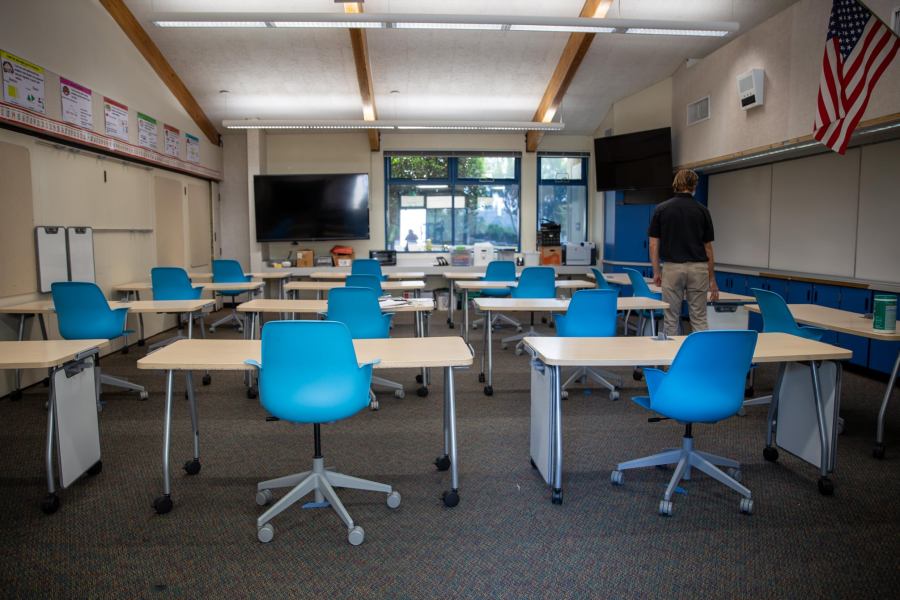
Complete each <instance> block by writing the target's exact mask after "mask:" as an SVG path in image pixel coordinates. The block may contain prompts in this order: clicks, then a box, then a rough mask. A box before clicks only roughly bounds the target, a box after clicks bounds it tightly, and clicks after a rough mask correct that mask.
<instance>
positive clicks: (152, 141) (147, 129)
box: [137, 112, 156, 150]
mask: <svg viewBox="0 0 900 600" xmlns="http://www.w3.org/2000/svg"><path fill="white" fill-rule="evenodd" d="M137 125H138V146H143V147H144V148H150V149H152V150H156V119H154V118H153V117H148V116H147V115H145V114H144V113H140V112H139V113H138V114H137Z"/></svg>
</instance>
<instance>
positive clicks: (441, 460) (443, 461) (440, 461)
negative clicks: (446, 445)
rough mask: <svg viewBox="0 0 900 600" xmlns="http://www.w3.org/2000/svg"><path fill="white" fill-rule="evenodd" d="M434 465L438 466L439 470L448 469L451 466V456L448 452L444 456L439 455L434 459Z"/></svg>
mask: <svg viewBox="0 0 900 600" xmlns="http://www.w3.org/2000/svg"><path fill="white" fill-rule="evenodd" d="M434 466H435V467H437V470H438V471H446V470H447V469H449V468H450V457H449V456H447V455H446V454H445V455H443V456H438V457H437V458H436V459H434Z"/></svg>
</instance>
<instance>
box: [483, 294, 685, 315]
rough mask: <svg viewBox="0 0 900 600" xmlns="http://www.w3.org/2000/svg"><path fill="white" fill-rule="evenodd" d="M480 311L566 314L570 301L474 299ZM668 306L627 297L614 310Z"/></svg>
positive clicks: (555, 299) (620, 299)
mask: <svg viewBox="0 0 900 600" xmlns="http://www.w3.org/2000/svg"><path fill="white" fill-rule="evenodd" d="M474 302H475V306H477V307H478V308H479V309H480V310H489V311H502V312H566V310H568V308H569V302H570V300H569V299H568V298H566V299H560V298H475V300H474ZM667 306H669V305H668V304H666V303H665V302H663V301H662V300H654V299H653V298H641V297H635V296H629V297H626V298H619V299H618V300H617V301H616V310H658V309H665V308H666V307H667Z"/></svg>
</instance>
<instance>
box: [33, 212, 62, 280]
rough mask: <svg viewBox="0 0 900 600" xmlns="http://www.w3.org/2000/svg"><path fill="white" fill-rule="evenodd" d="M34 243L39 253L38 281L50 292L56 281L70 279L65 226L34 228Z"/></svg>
mask: <svg viewBox="0 0 900 600" xmlns="http://www.w3.org/2000/svg"><path fill="white" fill-rule="evenodd" d="M34 245H35V248H37V255H38V282H39V283H40V288H41V291H42V292H45V293H46V292H49V291H50V285H51V284H52V283H54V282H56V281H68V280H69V262H68V258H67V255H68V253H67V251H66V230H65V228H64V227H56V226H52V225H46V226H44V225H41V226H38V227H35V228H34Z"/></svg>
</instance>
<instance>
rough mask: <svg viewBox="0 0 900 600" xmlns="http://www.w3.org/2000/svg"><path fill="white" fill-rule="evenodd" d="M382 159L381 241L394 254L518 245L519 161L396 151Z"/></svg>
mask: <svg viewBox="0 0 900 600" xmlns="http://www.w3.org/2000/svg"><path fill="white" fill-rule="evenodd" d="M384 161H385V175H386V177H385V182H386V183H385V199H386V203H385V204H386V211H385V240H386V241H387V247H388V248H389V249H393V250H397V251H398V252H431V251H434V252H439V251H448V250H451V249H452V248H453V247H455V246H472V245H473V244H475V243H477V242H491V243H492V244H494V245H495V246H500V247H506V248H515V249H516V250H518V249H519V217H520V215H519V202H520V195H519V177H520V159H519V157H518V156H512V155H498V156H495V155H484V156H482V155H465V156H425V155H394V156H387V157H385V159H384Z"/></svg>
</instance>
